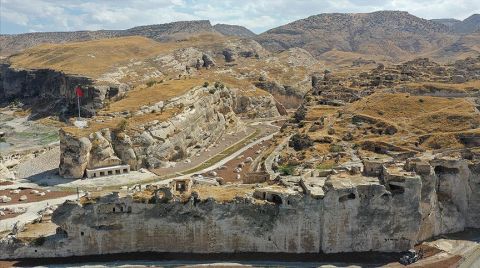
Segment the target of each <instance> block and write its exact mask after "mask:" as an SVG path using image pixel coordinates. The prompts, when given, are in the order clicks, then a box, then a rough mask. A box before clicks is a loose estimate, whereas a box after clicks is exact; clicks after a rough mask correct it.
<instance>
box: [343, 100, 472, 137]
mask: <svg viewBox="0 0 480 268" xmlns="http://www.w3.org/2000/svg"><path fill="white" fill-rule="evenodd" d="M346 110H347V111H349V112H351V113H355V114H364V115H367V116H371V117H374V118H379V119H381V120H384V121H387V122H390V123H392V124H394V125H398V126H401V127H405V128H407V129H408V128H410V129H419V130H422V131H427V132H428V131H441V132H443V131H459V130H466V129H470V128H472V126H474V125H476V124H478V116H477V115H476V113H475V107H474V105H473V104H472V103H471V102H470V101H468V100H466V99H450V98H441V97H429V96H410V95H408V94H390V93H376V94H373V95H371V96H369V97H366V98H364V99H362V100H360V101H358V102H355V103H353V104H352V105H350V106H349V107H348V108H347V109H346ZM464 120H466V121H464ZM459 128H460V129H459Z"/></svg>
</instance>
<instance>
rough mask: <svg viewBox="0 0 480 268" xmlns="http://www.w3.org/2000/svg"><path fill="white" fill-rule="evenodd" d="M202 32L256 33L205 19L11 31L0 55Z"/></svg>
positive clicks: (1, 42)
mask: <svg viewBox="0 0 480 268" xmlns="http://www.w3.org/2000/svg"><path fill="white" fill-rule="evenodd" d="M202 33H214V34H223V35H226V36H239V37H251V36H254V35H255V34H254V33H252V32H250V31H249V30H248V29H246V28H244V27H241V26H236V25H224V24H217V25H215V26H212V25H211V24H210V21H208V20H197V21H177V22H172V23H165V24H155V25H146V26H138V27H133V28H130V29H127V30H99V31H76V32H39V33H25V34H12V35H0V56H6V55H10V54H13V53H16V52H19V51H21V50H23V49H26V48H29V47H33V46H36V45H39V44H44V43H66V42H78V41H89V40H97V39H104V38H113V37H123V36H134V35H139V36H143V37H148V38H151V39H154V40H157V41H168V40H172V39H179V38H185V37H189V36H192V35H197V34H202Z"/></svg>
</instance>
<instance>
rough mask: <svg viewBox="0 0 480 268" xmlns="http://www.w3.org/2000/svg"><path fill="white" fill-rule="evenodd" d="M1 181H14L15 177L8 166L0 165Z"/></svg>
mask: <svg viewBox="0 0 480 268" xmlns="http://www.w3.org/2000/svg"><path fill="white" fill-rule="evenodd" d="M0 179H5V180H13V179H15V175H14V174H13V172H11V171H10V170H9V169H8V168H7V167H6V166H4V165H3V164H2V163H0Z"/></svg>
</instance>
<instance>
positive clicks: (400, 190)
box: [388, 184, 405, 195]
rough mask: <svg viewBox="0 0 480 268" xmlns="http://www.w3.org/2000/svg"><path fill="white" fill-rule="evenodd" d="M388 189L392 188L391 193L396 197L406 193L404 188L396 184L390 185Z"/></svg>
mask: <svg viewBox="0 0 480 268" xmlns="http://www.w3.org/2000/svg"><path fill="white" fill-rule="evenodd" d="M388 187H389V188H390V192H391V193H392V194H394V195H396V194H403V193H405V188H404V187H402V186H399V185H395V184H388Z"/></svg>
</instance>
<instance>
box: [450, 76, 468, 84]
mask: <svg viewBox="0 0 480 268" xmlns="http://www.w3.org/2000/svg"><path fill="white" fill-rule="evenodd" d="M452 81H453V83H457V84H461V83H465V82H466V81H467V79H465V77H464V76H463V75H454V76H452Z"/></svg>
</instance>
